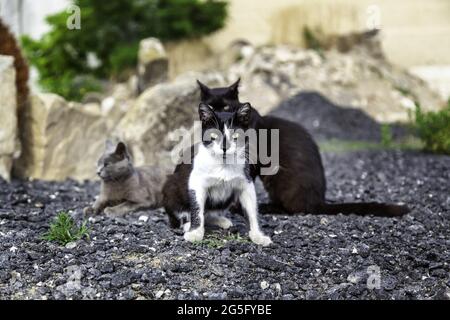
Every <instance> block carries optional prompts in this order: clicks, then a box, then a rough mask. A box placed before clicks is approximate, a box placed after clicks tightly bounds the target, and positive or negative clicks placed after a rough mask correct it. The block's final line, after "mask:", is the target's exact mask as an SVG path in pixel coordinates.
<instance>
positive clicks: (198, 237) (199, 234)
mask: <svg viewBox="0 0 450 320" xmlns="http://www.w3.org/2000/svg"><path fill="white" fill-rule="evenodd" d="M204 235H205V229H203V228H197V229H194V230H191V231H188V232H186V233H185V234H184V240H186V241H189V242H196V241H202V240H203V236H204Z"/></svg>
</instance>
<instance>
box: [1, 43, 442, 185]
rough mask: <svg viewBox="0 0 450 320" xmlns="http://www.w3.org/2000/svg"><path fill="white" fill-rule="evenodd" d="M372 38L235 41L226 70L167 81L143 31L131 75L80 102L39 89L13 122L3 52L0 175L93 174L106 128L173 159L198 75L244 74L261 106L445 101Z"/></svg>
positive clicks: (246, 96) (377, 113)
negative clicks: (342, 45)
mask: <svg viewBox="0 0 450 320" xmlns="http://www.w3.org/2000/svg"><path fill="white" fill-rule="evenodd" d="M371 41H372V42H371V46H370V47H369V49H367V48H365V47H364V43H358V45H357V46H356V47H355V48H350V49H349V50H348V51H347V52H345V53H342V52H340V51H339V50H336V49H331V50H328V51H315V50H304V49H300V48H294V47H288V46H276V47H271V46H264V47H260V48H256V47H253V46H252V45H251V44H249V43H247V42H242V43H241V42H239V43H237V44H235V45H234V46H232V47H231V48H230V52H229V54H228V55H227V54H226V53H225V54H223V55H222V58H223V59H217V60H218V61H219V60H220V63H219V64H218V69H221V68H222V69H223V70H222V71H205V72H197V73H194V72H188V73H185V74H182V75H180V76H179V77H177V78H175V79H173V80H171V81H168V78H169V77H168V70H167V69H168V67H167V66H168V61H167V59H168V58H167V54H166V52H165V49H164V47H163V46H162V44H161V43H160V42H159V41H158V40H157V39H153V38H150V39H145V40H143V41H142V43H141V46H140V51H139V65H138V72H137V75H135V76H132V77H131V78H130V80H129V81H128V82H126V83H120V84H115V85H113V86H111V89H110V90H109V91H108V92H107V93H106V94H101V95H95V96H90V97H89V98H87V99H86V100H85V102H84V103H83V104H79V103H72V102H67V101H65V100H64V99H62V98H61V97H58V96H56V95H53V94H43V93H35V94H34V95H33V96H32V97H31V99H30V103H29V106H27V107H26V108H24V111H22V112H21V114H20V116H21V117H20V119H19V122H21V123H19V126H17V120H16V113H17V111H16V110H17V107H16V104H15V101H14V97H15V91H14V90H15V88H14V70H13V69H12V68H11V65H12V61H11V59H10V58H2V59H0V79H2V81H0V101H1V102H2V114H3V115H4V116H3V117H2V118H1V119H0V122H1V131H0V175H1V176H3V177H4V178H6V179H9V177H10V172H11V167H12V166H13V164H14V167H15V174H16V175H17V176H19V177H31V178H37V179H50V180H64V179H67V178H74V179H77V180H82V179H91V178H95V170H94V168H95V163H96V160H97V158H98V157H99V155H100V153H101V149H102V145H103V141H104V139H105V138H106V137H116V138H120V139H123V140H124V141H125V142H127V143H128V144H129V145H130V148H131V150H132V154H133V156H134V158H135V162H136V164H143V163H149V164H173V162H172V161H170V159H169V157H170V153H171V150H173V148H174V146H175V145H177V142H179V141H177V140H174V139H172V138H173V136H174V135H176V134H177V131H176V130H177V129H180V128H182V129H183V128H184V129H185V130H187V131H185V132H186V133H187V134H186V136H188V135H191V134H192V132H193V129H192V124H193V122H194V119H195V118H196V114H197V113H196V106H197V103H198V101H199V92H198V88H197V84H196V81H195V80H196V79H200V80H201V81H202V82H204V83H205V84H207V85H210V86H223V85H226V84H228V83H231V82H233V81H235V80H236V79H237V78H238V77H241V78H242V81H241V88H240V92H241V100H242V101H250V102H251V103H252V105H253V106H254V107H255V108H256V109H258V110H259V111H260V112H261V113H262V114H267V113H269V112H271V111H273V110H274V109H275V108H276V107H277V106H278V105H280V103H281V102H282V101H284V100H286V99H287V98H289V97H291V96H294V95H296V94H297V93H299V92H300V91H304V90H309V91H316V92H319V93H321V94H322V95H323V96H325V97H327V98H328V99H329V100H330V101H331V102H332V103H334V104H335V105H344V106H348V107H351V108H356V109H359V110H362V111H364V112H365V113H367V114H368V115H369V116H370V117H371V118H373V119H374V120H376V121H382V122H385V121H387V122H396V121H408V114H409V112H410V111H411V110H413V109H414V104H415V103H416V102H417V103H419V104H420V105H421V106H422V108H423V109H424V110H436V109H439V108H440V107H441V106H442V105H443V102H442V101H441V100H440V98H439V96H438V95H437V94H435V93H434V92H433V91H431V90H430V89H429V88H428V87H427V86H426V84H425V83H424V82H422V81H421V80H419V79H418V78H416V77H414V76H411V75H409V74H408V73H407V72H405V71H403V70H401V69H399V68H397V67H395V66H392V65H391V64H390V63H389V62H388V61H386V60H385V59H384V58H383V55H380V54H379V52H378V51H377V50H371V49H370V48H373V39H372V40H371ZM225 58H226V59H225ZM140 91H143V92H142V93H140ZM298 107H299V108H301V105H299V106H298ZM292 108H295V106H290V109H292ZM291 111H292V110H291ZM18 127H19V128H20V130H18V129H17V128H18ZM189 130H190V131H189ZM18 131H20V141H21V143H22V145H23V147H22V149H23V150H22V154H21V156H20V159H18V160H17V161H15V162H14V161H13V160H14V159H13V158H14V156H17V155H18V154H20V148H19V144H18V143H17V140H18V139H17V132H18ZM13 162H14V163H13Z"/></svg>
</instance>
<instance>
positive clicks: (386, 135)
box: [381, 123, 394, 148]
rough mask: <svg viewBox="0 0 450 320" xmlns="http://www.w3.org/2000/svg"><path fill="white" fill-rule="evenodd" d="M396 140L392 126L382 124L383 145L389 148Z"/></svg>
mask: <svg viewBox="0 0 450 320" xmlns="http://www.w3.org/2000/svg"><path fill="white" fill-rule="evenodd" d="M393 142H394V139H393V137H392V130H391V127H390V126H389V125H388V124H386V123H383V124H382V125H381V145H382V146H383V147H385V148H389V147H391V146H392V144H393Z"/></svg>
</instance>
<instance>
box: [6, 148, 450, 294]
mask: <svg viewBox="0 0 450 320" xmlns="http://www.w3.org/2000/svg"><path fill="white" fill-rule="evenodd" d="M324 162H325V168H326V173H327V178H328V185H329V187H328V194H327V197H328V198H330V199H336V200H354V199H359V200H385V201H402V202H405V203H408V204H409V205H410V206H411V208H412V212H411V214H409V215H407V216H405V217H404V218H402V219H398V220H397V219H389V218H375V217H357V216H342V215H338V216H331V217H330V216H326V217H325V216H311V215H303V216H302V215H297V216H281V215H270V214H267V215H263V216H261V219H260V220H261V223H262V228H263V230H264V231H265V232H266V233H267V234H268V235H270V236H271V237H272V240H273V242H274V244H273V245H272V246H271V247H268V248H261V247H258V246H256V245H254V244H252V243H250V242H249V241H248V238H247V236H246V230H247V228H246V225H245V223H244V221H243V219H242V218H241V217H240V216H234V217H233V220H234V222H235V226H234V227H233V228H232V230H231V232H232V233H234V234H235V233H238V234H240V235H241V237H236V236H229V235H227V234H226V233H225V232H223V231H220V230H210V231H209V232H208V234H207V239H210V240H209V241H205V242H204V243H203V244H197V245H194V244H190V243H186V242H184V241H183V238H182V235H181V233H179V232H178V233H174V232H173V231H172V230H170V229H169V228H168V226H167V223H166V218H165V216H164V214H163V213H162V211H161V210H155V211H141V212H138V213H136V214H133V215H129V216H126V217H125V218H123V219H117V220H112V219H109V218H104V217H97V218H95V219H93V220H90V222H89V226H90V228H91V239H90V240H80V241H78V242H76V243H71V244H69V245H68V246H66V247H62V246H59V245H57V244H53V243H49V242H47V241H43V240H41V236H42V234H43V233H44V232H45V231H46V230H47V227H48V224H49V222H50V221H51V219H52V218H53V217H54V216H55V214H56V212H58V211H59V210H70V212H71V214H72V215H73V216H74V217H75V218H76V219H77V220H80V219H81V218H82V217H81V210H82V208H83V207H84V206H85V205H87V204H88V203H89V202H90V201H92V200H93V197H94V195H95V194H96V191H97V188H98V184H97V183H93V182H86V183H84V184H78V183H75V182H73V181H65V182H61V183H49V182H40V181H32V182H24V181H13V182H12V183H10V184H8V183H6V182H4V181H0V208H1V209H0V298H1V299H23V298H26V299H31V298H33V299H65V298H73V299H79V298H89V299H137V298H148V299H177V298H178V299H182V298H184V299H198V298H205V299H217V298H228V299H231V298H249V299H272V298H274V299H449V298H450V278H449V271H450V268H449V263H450V253H449V248H450V237H449V230H450V220H449V215H450V213H449V207H450V195H449V181H450V177H449V174H450V157H445V156H435V155H427V154H422V153H414V152H394V151H389V152H369V151H365V152H357V153H347V154H325V155H324ZM260 199H261V201H265V199H266V198H265V195H264V194H263V193H262V192H260ZM215 237H217V238H219V239H223V238H227V239H229V240H228V241H227V242H222V241H220V240H214V239H215ZM377 268H379V269H377ZM370 270H375V273H377V271H376V270H379V278H378V277H377V275H376V274H375V275H372V276H370V279H369V271H370ZM377 279H380V285H379V289H377V288H375V289H370V288H369V287H368V285H367V280H374V281H372V282H370V283H372V284H374V286H377V284H378V283H377Z"/></svg>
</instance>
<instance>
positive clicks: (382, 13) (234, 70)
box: [0, 0, 450, 180]
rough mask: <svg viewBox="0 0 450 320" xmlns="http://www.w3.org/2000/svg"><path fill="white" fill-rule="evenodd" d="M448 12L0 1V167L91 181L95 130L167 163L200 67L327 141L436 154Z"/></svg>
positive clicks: (190, 116) (195, 0)
mask: <svg viewBox="0 0 450 320" xmlns="http://www.w3.org/2000/svg"><path fill="white" fill-rule="evenodd" d="M449 17H450V2H449V1H447V0H395V1H388V0H378V1H369V0H367V1H366V0H358V1H356V0H354V1H351V0H339V1H331V0H314V1H312V0H277V1H257V0H239V1H238V0H228V1H225V0H224V1H203V0H134V1H125V0H123V1H120V0H117V1H110V2H103V1H94V0H74V1H68V0H38V1H35V0H2V1H1V2H0V19H1V22H0V55H1V57H0V58H1V59H0V79H1V81H0V82H1V83H0V99H1V100H0V101H2V102H3V105H2V117H1V119H0V124H1V127H2V131H1V132H0V175H1V176H2V177H4V178H5V179H10V178H11V176H17V177H23V178H29V177H31V178H39V179H48V180H63V179H66V178H74V179H77V180H82V179H91V178H94V177H95V170H94V169H93V164H94V163H95V161H96V158H97V157H98V155H99V154H100V153H101V149H102V147H103V142H104V140H105V139H106V138H107V137H115V138H117V139H122V140H124V141H125V142H127V143H128V144H129V145H130V148H131V150H132V153H133V156H134V158H135V162H136V163H137V164H143V163H158V164H163V165H165V164H168V163H169V162H170V160H169V159H170V155H171V152H172V151H173V150H174V148H175V146H176V142H175V139H174V135H175V136H176V135H177V134H178V135H180V134H179V132H180V131H179V130H180V129H181V130H185V131H182V132H184V133H188V132H190V133H192V131H193V130H194V129H193V128H192V123H193V121H194V120H195V118H196V107H197V104H198V101H199V96H198V94H199V92H198V89H197V86H196V82H195V80H196V79H200V80H202V81H203V82H204V83H206V84H208V85H211V86H225V85H228V84H230V83H232V82H234V81H236V80H237V79H238V78H241V79H242V80H241V87H240V92H241V100H246V101H250V102H251V103H252V104H253V105H254V107H255V108H256V109H258V110H259V111H260V112H261V113H262V114H273V115H277V116H281V117H286V118H288V119H291V120H295V121H298V122H299V123H301V124H302V125H304V126H305V127H306V128H307V129H308V130H309V131H311V132H312V134H313V135H314V137H315V138H316V139H317V140H319V141H320V145H321V148H322V150H325V151H326V150H335V149H337V150H341V149H346V150H347V149H355V148H356V149H357V148H380V149H383V148H384V149H386V148H408V149H415V150H425V151H427V152H430V151H431V152H436V153H447V154H448V153H450V124H449V122H450V115H449V114H450V111H449V108H450V107H449V106H448V99H449V96H450V36H449V35H450V19H449ZM182 135H183V133H182ZM184 135H185V136H186V134H184Z"/></svg>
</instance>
